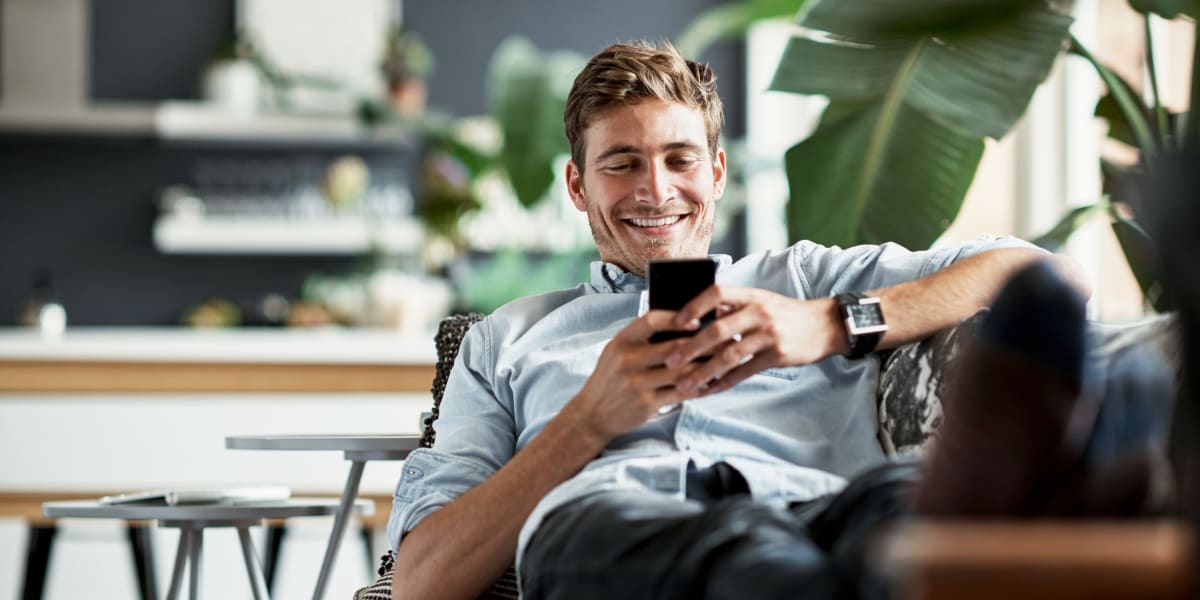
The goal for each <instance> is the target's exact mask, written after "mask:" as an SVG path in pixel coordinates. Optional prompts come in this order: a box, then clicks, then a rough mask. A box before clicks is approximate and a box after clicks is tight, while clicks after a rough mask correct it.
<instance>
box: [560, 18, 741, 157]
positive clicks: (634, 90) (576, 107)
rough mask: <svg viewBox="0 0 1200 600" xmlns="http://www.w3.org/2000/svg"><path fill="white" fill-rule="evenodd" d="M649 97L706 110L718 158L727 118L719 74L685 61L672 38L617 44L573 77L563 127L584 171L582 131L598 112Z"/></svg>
mask: <svg viewBox="0 0 1200 600" xmlns="http://www.w3.org/2000/svg"><path fill="white" fill-rule="evenodd" d="M646 98H656V99H658V100H663V101H668V102H679V103H681V104H684V105H686V106H690V107H692V108H697V109H700V111H701V112H703V113H704V125H705V129H706V130H707V134H708V149H709V152H711V153H712V154H713V156H716V153H717V146H718V144H719V140H720V137H721V126H722V125H723V124H724V122H725V109H724V108H723V107H722V105H721V97H720V96H718V95H717V75H716V73H714V72H713V70H712V69H710V68H709V66H708V65H706V64H701V63H698V62H695V61H691V60H687V59H686V58H684V57H683V56H681V55H680V54H679V51H678V50H676V49H675V47H674V46H672V45H671V44H670V42H662V43H661V44H659V45H655V44H652V43H650V42H645V41H637V42H632V43H629V44H613V45H611V46H609V47H607V48H605V49H604V50H601V51H600V53H599V54H597V55H596V56H593V57H592V59H591V60H589V61H588V63H587V65H585V66H584V67H583V71H582V72H580V73H579V75H578V76H577V77H575V83H574V85H572V86H571V93H570V95H568V96H567V108H566V110H565V111H564V112H563V125H564V127H565V129H566V132H567V141H568V142H569V143H570V144H571V160H572V161H574V162H575V165H576V166H577V167H579V168H580V169H583V159H584V148H583V147H584V139H583V134H584V131H586V130H587V127H588V125H589V123H590V122H591V120H592V117H594V116H595V115H596V114H597V113H600V112H602V111H604V110H607V109H609V108H612V107H614V106H623V105H628V104H635V103H637V102H640V101H642V100H644V99H646Z"/></svg>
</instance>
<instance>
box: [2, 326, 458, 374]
mask: <svg viewBox="0 0 1200 600" xmlns="http://www.w3.org/2000/svg"><path fill="white" fill-rule="evenodd" d="M436 359H437V354H436V352H435V350H434V345H433V334H432V333H430V334H428V335H421V336H416V335H405V334H401V333H399V332H397V331H393V330H387V329H354V328H322V329H282V328H281V329H274V328H243V329H211V330H210V329H188V328H184V327H70V326H68V327H67V330H66V332H65V333H64V334H63V335H62V336H61V337H59V338H57V339H53V338H50V339H48V338H43V337H42V335H41V334H40V333H39V332H38V331H37V330H35V329H27V328H17V327H0V360H82V361H145V362H259V363H324V364H329V363H333V364H383V365H387V364H398V365H402V364H420V365H428V364H433V363H434V362H435V361H436Z"/></svg>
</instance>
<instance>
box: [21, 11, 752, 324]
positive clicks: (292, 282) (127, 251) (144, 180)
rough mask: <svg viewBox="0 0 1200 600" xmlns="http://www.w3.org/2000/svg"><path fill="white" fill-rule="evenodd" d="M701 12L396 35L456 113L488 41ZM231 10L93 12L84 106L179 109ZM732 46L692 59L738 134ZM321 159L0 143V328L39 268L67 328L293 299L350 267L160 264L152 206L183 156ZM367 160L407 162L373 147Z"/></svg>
mask: <svg viewBox="0 0 1200 600" xmlns="http://www.w3.org/2000/svg"><path fill="white" fill-rule="evenodd" d="M713 4H715V2H713V1H710V0H676V1H672V2H647V1H646V0H611V1H609V2H604V3H600V2H576V1H562V0H560V1H557V2H555V1H551V0H534V1H523V2H499V1H496V0H469V1H468V0H463V1H460V0H419V1H418V0H410V1H409V2H407V3H406V5H405V7H404V16H405V21H406V26H407V27H408V28H410V29H413V30H416V31H419V32H421V33H422V35H423V36H424V38H425V40H426V41H427V43H428V44H429V45H430V46H431V48H432V50H433V52H434V53H435V56H436V59H437V70H436V72H435V74H434V78H433V80H432V81H431V82H430V83H431V103H432V104H433V105H435V106H438V107H441V108H444V109H446V110H449V111H451V112H453V113H455V114H459V115H469V114H478V113H482V112H484V111H485V109H484V94H485V92H484V87H483V80H484V74H485V72H486V69H487V61H488V59H489V57H490V56H491V54H492V52H493V50H494V49H495V48H496V46H497V44H498V43H499V42H500V41H501V40H502V39H503V38H504V37H505V36H506V35H509V34H523V35H525V36H527V37H529V38H530V39H531V40H532V41H533V42H534V43H535V44H536V45H538V46H539V47H541V48H544V49H558V48H568V49H574V50H576V51H578V52H579V53H581V54H583V55H585V56H586V55H590V54H592V53H594V52H596V51H597V50H599V49H600V48H602V47H603V46H604V45H606V44H608V43H611V42H614V41H625V40H629V39H633V38H639V37H644V38H651V39H661V38H669V37H672V36H675V35H677V34H678V33H679V32H680V31H682V29H683V27H684V26H685V25H686V23H687V22H688V21H689V20H690V19H691V18H692V16H694V15H695V14H697V13H698V12H699V11H701V10H702V9H703V8H705V7H708V6H711V5H713ZM232 14H233V2H232V0H171V1H169V2H162V1H161V0H93V2H92V38H91V50H92V53H91V79H90V90H91V93H92V97H93V98H94V99H99V100H136V101H155V100H162V99H187V98H195V97H196V96H197V91H198V89H197V88H198V85H197V83H198V81H199V79H200V73H201V70H202V68H203V65H204V64H205V62H206V61H207V59H208V58H209V56H210V55H211V54H212V52H213V51H214V50H215V49H217V48H218V47H219V46H220V45H221V44H223V43H225V41H227V40H228V39H229V37H230V36H231V34H232V30H233V25H232V21H233V19H232ZM741 52H742V51H741V47H740V45H738V44H720V45H718V46H716V47H714V48H713V49H712V51H710V52H709V54H708V55H707V56H706V57H703V58H704V59H706V60H709V61H710V62H711V63H712V64H713V66H714V67H715V68H716V69H717V70H718V73H720V74H721V77H722V80H721V82H722V88H721V89H722V96H723V98H724V99H725V101H726V105H727V113H728V115H729V118H728V127H727V132H729V133H732V134H733V135H739V134H740V133H741V131H742V123H743V122H744V119H743V118H742V113H741V109H740V107H741V104H742V103H741V101H740V99H741V97H742V95H743V91H742V90H743V87H744V84H743V83H742V81H743V80H744V76H743V74H742V68H741V63H742V54H741ZM344 150H345V148H340V149H321V148H313V147H306V148H300V149H296V148H286V147H281V148H257V149H253V150H248V149H244V148H240V149H239V148H235V147H220V146H215V145H207V146H202V147H195V146H181V145H166V144H163V143H160V142H157V141H154V140H149V139H146V140H125V141H113V140H97V139H79V138H65V137H28V136H25V137H21V136H12V135H6V134H3V133H0V325H8V324H13V323H14V322H15V320H16V315H17V313H18V311H19V310H20V307H21V305H22V303H23V301H24V299H25V298H26V296H27V295H28V293H29V291H30V287H31V283H32V280H33V276H34V273H35V272H36V270H37V269H39V268H41V267H45V268H48V269H50V270H51V271H52V273H53V276H54V283H55V288H56V291H57V293H58V296H59V297H60V298H61V300H62V301H63V303H64V304H65V306H66V308H67V311H68V315H69V320H70V322H71V323H73V324H78V325H160V324H172V323H176V322H177V321H178V319H179V316H180V314H181V312H182V311H183V310H184V309H185V308H186V307H187V306H189V305H192V304H196V303H198V302H202V301H204V300H205V299H207V298H209V297H213V296H221V297H225V298H229V299H232V300H235V301H239V302H247V303H248V302H251V301H253V300H254V299H255V298H257V297H259V296H261V295H263V294H265V293H268V292H277V293H282V294H284V295H287V296H295V295H297V294H299V292H300V288H301V284H302V283H303V281H304V279H305V277H306V276H307V275H308V274H309V273H312V272H314V271H320V272H325V273H334V272H344V271H347V270H349V269H351V268H353V267H354V266H355V264H356V260H357V259H355V258H353V257H317V256H311V257H263V256H233V257H230V256H180V255H163V254H160V253H158V252H156V251H155V250H154V248H153V246H152V244H151V237H150V236H151V224H152V221H153V217H154V204H155V199H156V197H157V195H158V193H159V191H160V190H161V188H162V187H163V186H166V185H170V184H173V183H179V182H186V181H188V180H189V177H190V175H191V169H192V168H193V165H194V163H195V161H196V160H198V159H203V158H216V157H231V156H232V157H238V156H242V157H249V158H254V157H279V156H285V157H286V156H296V155H301V156H308V155H314V156H322V155H324V154H328V155H330V156H332V155H333V154H334V153H337V152H341V151H344ZM366 154H367V159H368V160H369V161H376V160H378V161H407V160H411V158H412V157H411V156H407V155H404V156H400V155H395V153H387V152H382V151H378V150H376V151H373V152H367V153H366Z"/></svg>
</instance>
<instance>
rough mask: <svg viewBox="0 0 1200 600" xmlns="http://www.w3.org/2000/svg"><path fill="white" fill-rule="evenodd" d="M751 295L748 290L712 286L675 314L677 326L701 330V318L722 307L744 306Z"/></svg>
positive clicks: (735, 287)
mask: <svg viewBox="0 0 1200 600" xmlns="http://www.w3.org/2000/svg"><path fill="white" fill-rule="evenodd" d="M750 293H751V291H750V290H749V289H748V288H740V287H737V286H728V285H726V286H721V285H710V286H708V287H707V288H705V289H704V291H703V292H700V294H699V295H697V296H696V297H695V298H692V299H691V300H690V301H688V303H687V304H685V305H684V306H683V308H681V309H679V312H678V313H676V314H675V325H676V326H677V327H687V328H689V329H696V328H699V327H700V318H701V317H703V316H704V315H706V314H708V313H709V312H710V311H719V309H720V307H721V306H722V305H731V306H737V305H740V304H744V303H745V302H746V298H747V295H748V294H750Z"/></svg>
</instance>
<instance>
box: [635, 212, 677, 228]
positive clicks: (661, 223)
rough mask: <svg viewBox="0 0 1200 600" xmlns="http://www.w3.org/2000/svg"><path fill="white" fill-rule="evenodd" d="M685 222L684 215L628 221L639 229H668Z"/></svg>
mask: <svg viewBox="0 0 1200 600" xmlns="http://www.w3.org/2000/svg"><path fill="white" fill-rule="evenodd" d="M681 220H683V215H670V216H666V217H658V218H655V219H626V221H628V222H629V223H632V224H633V225H635V226H637V227H668V226H671V225H674V224H676V223H678V222H679V221H681Z"/></svg>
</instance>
